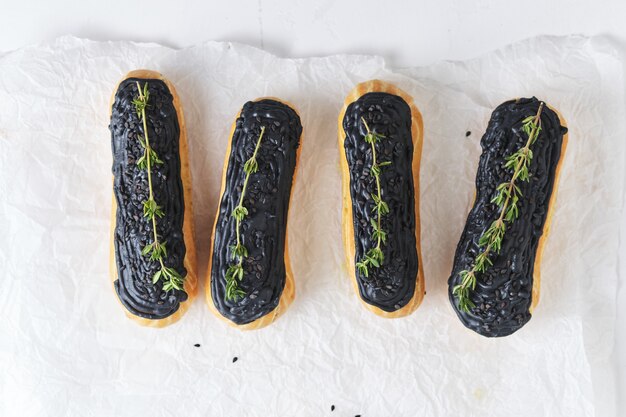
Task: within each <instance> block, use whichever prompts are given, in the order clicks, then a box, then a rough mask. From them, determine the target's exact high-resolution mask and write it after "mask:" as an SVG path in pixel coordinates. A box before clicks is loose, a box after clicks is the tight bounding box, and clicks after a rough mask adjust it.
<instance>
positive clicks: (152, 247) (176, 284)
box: [133, 81, 183, 291]
mask: <svg viewBox="0 0 626 417" xmlns="http://www.w3.org/2000/svg"><path fill="white" fill-rule="evenodd" d="M137 90H138V91H139V95H138V96H137V97H135V98H134V99H133V105H134V106H135V111H136V112H137V116H138V117H139V119H140V120H141V121H142V123H143V138H141V137H140V138H139V142H140V143H141V146H142V147H143V155H142V156H141V157H140V158H139V159H138V160H137V166H138V167H139V169H145V170H146V171H147V173H148V199H147V200H145V201H144V202H143V203H142V204H143V215H144V217H146V218H148V219H149V220H150V221H151V222H152V237H153V240H152V242H151V243H148V244H147V245H146V246H144V247H143V249H142V250H141V254H142V255H143V256H149V257H150V260H151V261H158V262H159V265H160V266H161V268H160V269H159V270H158V271H157V272H156V273H155V274H154V275H153V276H152V283H153V284H156V283H157V282H158V281H159V280H160V279H163V280H164V282H163V291H170V290H172V289H177V290H180V291H183V277H181V276H180V274H179V273H178V272H177V271H176V270H175V269H174V268H170V267H168V266H165V263H164V262H163V258H165V257H167V247H166V243H167V242H165V241H163V242H161V241H159V235H158V233H157V223H156V221H157V218H161V217H163V216H164V215H165V213H164V212H163V208H162V207H161V206H160V205H158V204H157V202H156V201H155V199H154V191H153V187H152V167H153V166H155V165H161V164H163V161H162V160H161V159H159V156H158V155H157V153H156V152H155V150H154V149H152V147H151V146H150V139H149V137H148V122H147V119H146V108H147V107H149V104H148V102H149V99H150V91H148V83H147V82H146V83H144V85H143V90H142V89H141V85H140V84H139V82H138V81H137Z"/></svg>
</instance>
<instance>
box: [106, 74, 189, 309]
mask: <svg viewBox="0 0 626 417" xmlns="http://www.w3.org/2000/svg"><path fill="white" fill-rule="evenodd" d="M137 81H139V82H140V84H141V86H142V88H143V85H144V83H145V82H148V86H149V92H150V99H149V105H148V107H147V108H146V117H147V122H148V123H147V124H148V137H149V139H150V145H151V147H152V148H153V149H154V150H155V151H156V153H157V154H158V155H159V158H160V159H161V160H163V162H164V163H163V164H161V165H156V166H153V167H152V185H153V192H154V199H155V200H156V201H157V203H158V204H159V205H160V206H162V208H163V211H164V213H165V215H164V216H163V217H161V218H159V219H158V221H157V232H158V234H159V237H160V239H161V240H162V241H165V242H167V256H166V257H165V259H164V262H165V265H167V266H169V267H172V268H174V269H176V271H178V273H180V275H181V276H182V277H185V276H186V275H187V271H186V269H185V267H184V266H183V262H184V259H185V242H184V239H183V221H184V212H185V204H184V194H183V184H182V180H181V174H180V172H181V163H180V155H179V143H178V141H179V136H180V128H179V125H178V117H177V114H176V109H175V107H174V104H173V97H172V95H171V94H170V91H169V90H168V88H167V86H166V84H165V83H164V82H163V81H161V80H156V79H151V80H144V79H135V78H130V79H126V80H124V81H122V83H120V85H119V88H118V90H117V92H116V94H115V101H114V103H113V108H112V112H111V124H110V125H109V129H110V130H111V145H112V150H113V178H114V181H113V193H114V195H115V200H116V202H117V214H116V223H115V232H114V244H115V260H116V265H117V272H118V277H117V280H115V282H114V285H115V290H116V292H117V295H118V297H119V299H120V301H121V303H122V304H123V305H124V307H126V308H127V309H128V311H130V312H131V313H132V314H134V315H137V316H139V317H143V318H147V319H153V320H156V319H163V318H166V317H168V316H170V315H171V314H173V313H174V312H176V311H177V310H178V308H179V306H180V303H181V302H183V301H185V300H186V299H187V294H186V293H185V292H184V291H178V290H172V291H169V292H164V291H163V290H162V287H163V284H162V282H163V281H162V280H161V281H159V282H157V283H156V284H153V283H152V276H153V275H154V273H155V272H156V271H158V270H159V268H160V266H159V263H158V262H155V261H151V260H150V259H149V258H148V257H147V256H143V255H142V254H141V250H142V248H143V247H144V246H145V245H146V244H148V243H151V242H152V233H153V230H152V222H151V221H150V220H148V219H147V218H146V217H144V216H143V204H142V203H143V201H145V200H147V199H148V174H147V171H146V170H141V169H139V168H138V166H137V163H136V161H137V160H138V159H139V158H140V157H141V155H142V154H143V147H142V145H141V143H140V142H139V139H138V136H141V137H143V133H142V132H143V126H142V123H141V121H140V119H139V117H138V116H137V113H136V111H135V107H134V105H133V104H132V101H133V99H134V98H135V97H136V96H137V94H138V93H137V85H136V82H137Z"/></svg>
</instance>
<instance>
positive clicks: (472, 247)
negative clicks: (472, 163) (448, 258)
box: [448, 97, 567, 337]
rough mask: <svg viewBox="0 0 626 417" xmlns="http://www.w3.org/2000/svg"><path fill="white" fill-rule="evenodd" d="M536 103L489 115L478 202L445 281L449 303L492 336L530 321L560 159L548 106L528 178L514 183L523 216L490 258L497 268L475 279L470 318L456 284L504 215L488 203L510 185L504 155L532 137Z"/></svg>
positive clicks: (506, 106)
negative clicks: (526, 127)
mask: <svg viewBox="0 0 626 417" xmlns="http://www.w3.org/2000/svg"><path fill="white" fill-rule="evenodd" d="M538 108H539V101H538V100H537V99H536V98H534V97H533V98H532V99H519V100H512V101H507V102H505V103H503V104H501V105H500V106H498V107H497V108H496V109H495V110H494V112H493V113H492V115H491V120H490V121H489V125H488V127H487V131H486V132H485V135H484V136H483V137H482V139H481V146H482V149H483V153H482V154H481V156H480V161H479V164H478V172H477V174H476V199H475V201H474V206H473V207H472V209H471V211H470V213H469V215H468V217H467V222H466V224H465V229H464V230H463V234H462V235H461V239H460V241H459V244H458V246H457V250H456V255H455V258H454V265H453V269H452V275H451V276H450V279H449V280H448V285H449V288H448V292H449V297H450V301H451V303H452V305H453V307H454V309H455V311H456V312H457V315H458V316H459V318H460V319H461V321H462V322H463V324H464V325H465V326H467V327H468V328H469V329H472V330H474V331H475V332H477V333H479V334H481V335H483V336H488V337H498V336H507V335H509V334H511V333H513V332H515V331H517V330H518V329H520V328H521V327H522V326H524V324H526V323H527V322H528V320H530V317H531V315H530V312H529V308H530V306H531V301H532V288H533V272H534V263H535V256H536V253H537V247H538V243H539V238H540V237H541V235H542V234H543V226H544V223H545V221H546V218H547V214H548V205H549V201H550V196H551V195H552V192H553V187H554V181H555V177H556V169H557V165H558V163H559V158H560V156H561V145H562V143H563V135H564V134H565V133H566V132H567V129H566V128H565V127H563V126H561V122H560V120H559V117H558V115H557V114H556V113H555V112H554V111H552V110H551V109H550V108H548V107H547V106H544V108H543V111H542V113H541V125H542V131H541V132H540V134H539V136H538V138H537V141H536V142H535V143H534V144H533V145H532V147H531V150H532V151H533V159H532V162H531V165H530V169H529V172H530V176H531V177H530V181H529V182H521V181H518V182H516V184H517V185H519V187H520V188H521V191H522V195H523V197H522V198H521V199H520V201H519V203H518V206H519V209H520V210H519V217H518V218H517V219H516V220H515V221H514V222H513V223H510V224H507V230H506V233H505V236H504V239H503V242H502V249H501V252H500V254H499V255H497V256H491V259H492V261H493V266H491V267H490V268H489V269H488V270H487V271H486V272H485V273H482V274H478V275H477V281H478V284H477V286H476V289H475V290H474V291H473V292H472V295H471V299H472V301H473V302H474V303H475V304H476V307H475V308H474V309H473V310H472V311H471V312H470V313H465V312H463V311H461V310H460V309H459V308H458V304H457V300H456V298H455V297H454V296H453V294H452V289H453V288H454V286H455V285H457V284H459V282H460V277H459V272H460V271H462V270H465V269H470V268H471V265H472V262H473V260H474V259H475V257H476V255H477V254H478V253H479V252H478V239H479V238H480V236H481V234H482V233H483V231H484V230H485V229H486V228H488V226H489V225H490V224H491V223H492V222H493V221H494V220H496V218H497V217H498V216H499V214H500V212H499V209H498V207H497V206H496V205H495V204H493V203H491V199H492V198H493V197H494V195H495V189H496V187H497V186H498V185H499V184H500V183H502V182H506V181H510V179H511V175H512V174H511V172H510V170H505V169H504V167H503V165H504V163H503V162H504V157H506V156H508V155H511V154H513V153H514V152H515V151H516V150H518V149H520V148H522V147H523V146H524V145H525V143H526V141H527V140H528V136H527V135H526V134H525V133H524V132H523V131H522V130H521V125H522V120H523V119H524V118H526V117H528V116H531V115H535V114H536V113H537V110H538Z"/></svg>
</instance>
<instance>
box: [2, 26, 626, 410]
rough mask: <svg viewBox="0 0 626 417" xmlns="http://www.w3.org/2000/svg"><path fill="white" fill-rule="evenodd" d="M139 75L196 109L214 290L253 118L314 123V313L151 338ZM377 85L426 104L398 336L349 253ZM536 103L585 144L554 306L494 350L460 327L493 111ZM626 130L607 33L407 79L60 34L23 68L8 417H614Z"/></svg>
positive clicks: (8, 85) (307, 173)
mask: <svg viewBox="0 0 626 417" xmlns="http://www.w3.org/2000/svg"><path fill="white" fill-rule="evenodd" d="M135 68H150V69H155V70H158V71H161V72H162V73H163V74H164V75H165V76H167V77H168V78H169V79H170V80H171V81H172V82H173V83H174V84H175V86H176V88H177V90H178V92H179V94H180V96H181V98H182V103H183V106H184V112H185V119H186V123H187V126H188V134H189V135H188V136H189V142H190V143H189V147H190V156H191V167H192V177H193V204H194V215H195V217H194V222H195V225H196V231H197V236H196V242H197V250H198V254H199V261H200V263H199V269H200V272H201V277H203V276H204V273H205V271H206V267H207V262H208V250H209V239H210V232H211V226H212V223H213V218H214V213H215V208H216V206H217V198H218V194H219V182H220V175H221V171H222V162H223V156H224V152H225V149H226V144H227V141H228V139H229V138H228V133H229V128H230V125H231V123H232V121H233V118H234V116H235V114H236V113H237V111H238V110H239V109H240V107H241V106H242V105H243V103H244V102H245V101H247V100H250V99H254V98H257V97H260V96H276V97H281V98H283V99H286V100H288V101H290V102H292V103H293V104H294V105H295V106H296V107H297V109H298V110H299V112H300V114H301V117H302V121H303V124H304V130H305V133H304V138H303V141H302V146H303V149H302V158H301V161H300V165H299V167H298V170H299V172H298V182H297V184H296V186H295V192H294V195H293V200H292V204H291V207H290V212H289V225H290V227H289V234H290V235H289V239H290V240H289V244H290V252H291V260H292V266H293V271H294V275H295V282H296V300H295V302H294V303H293V305H292V306H291V307H290V308H289V310H287V312H286V314H285V315H284V316H282V317H281V318H280V319H279V320H278V321H277V322H276V323H274V324H273V325H271V326H270V327H268V328H266V329H263V330H260V331H253V332H241V331H239V330H236V329H232V328H230V327H228V326H226V325H225V324H224V323H222V322H221V321H220V320H218V319H217V318H215V317H214V316H213V315H211V314H210V312H209V311H208V309H207V307H206V305H205V303H204V299H203V297H202V296H200V297H198V298H197V299H196V300H195V302H194V303H193V305H192V307H191V309H190V311H189V312H188V313H187V315H186V316H184V317H183V319H182V320H181V321H180V322H178V323H177V324H175V325H173V326H171V327H168V328H165V329H151V328H142V327H139V326H138V325H136V324H135V323H134V322H132V321H130V320H128V319H127V318H126V317H125V316H124V314H123V312H122V310H121V307H120V305H119V304H118V302H117V301H116V299H115V295H114V292H113V289H112V286H111V283H110V281H109V270H108V258H109V226H110V223H109V222H110V210H111V151H110V135H109V131H108V128H107V126H108V122H109V120H108V105H109V99H110V96H111V94H112V92H113V89H114V87H115V85H116V83H117V81H118V80H119V79H120V78H121V77H122V76H123V75H124V74H125V73H126V72H127V71H129V70H132V69H135ZM371 78H381V79H385V80H387V81H391V82H394V83H397V85H398V86H400V87H401V88H402V89H404V90H405V91H407V92H408V93H409V94H411V95H412V96H413V97H414V98H415V102H416V104H417V105H418V107H419V108H420V109H421V111H422V113H423V116H424V124H425V142H424V150H423V151H424V152H423V159H422V169H421V176H422V177H421V222H422V223H421V224H422V242H423V257H424V259H423V261H424V266H425V274H426V287H427V294H426V297H425V299H424V302H423V304H422V306H421V307H420V308H419V309H418V310H417V311H416V312H415V313H414V314H413V315H411V316H409V317H407V318H403V319H397V320H387V319H383V318H379V317H377V316H375V315H373V314H371V313H369V312H368V311H366V310H365V309H364V308H363V307H362V306H361V305H360V304H359V301H358V299H357V296H356V294H355V293H354V292H353V290H352V286H351V283H350V281H349V278H348V274H347V271H346V268H345V266H343V259H344V257H343V250H342V246H341V239H340V238H341V228H340V204H341V201H340V196H341V189H340V172H339V164H338V158H339V153H338V150H337V145H336V141H337V139H336V134H337V131H336V129H337V120H336V119H337V116H338V113H339V110H340V108H341V105H342V102H343V99H344V97H345V95H346V94H347V93H348V92H349V90H350V89H351V88H352V87H353V86H354V85H355V84H356V83H358V82H361V81H364V80H368V79H371ZM531 95H536V96H537V97H539V98H541V99H543V100H546V101H547V102H548V103H550V104H551V105H552V106H554V107H555V108H557V109H559V111H560V112H561V114H562V115H563V116H564V118H565V120H566V121H567V124H568V126H569V129H570V142H569V147H568V150H567V155H566V158H565V162H564V165H563V171H562V179H561V184H560V187H559V194H558V200H557V203H556V212H555V216H554V222H553V227H552V231H551V235H550V239H549V241H548V244H547V247H546V250H545V253H544V258H543V259H544V260H543V264H542V266H541V273H542V283H541V286H542V288H541V301H540V303H539V306H538V308H537V309H536V310H535V314H534V317H533V319H532V320H531V321H530V322H529V323H528V325H526V326H525V327H524V328H523V329H522V330H520V331H518V332H517V333H515V334H514V335H512V336H510V337H507V338H502V339H486V338H483V337H480V336H478V335H476V334H474V333H473V332H471V331H469V330H466V329H465V328H464V327H463V326H462V325H461V323H460V322H459V321H458V320H457V318H456V316H455V314H454V312H453V311H452V308H451V307H450V305H449V303H448V300H447V292H446V288H447V284H446V280H447V278H448V274H449V273H450V270H451V264H452V260H453V253H454V249H455V246H456V243H457V240H458V238H459V235H460V233H461V230H462V227H463V224H464V222H465V217H466V215H467V212H468V210H469V207H470V203H471V198H472V194H473V190H474V184H473V182H474V177H475V170H476V166H477V163H478V156H479V153H480V147H479V139H480V137H481V135H482V133H483V132H484V130H485V127H486V124H487V121H488V118H489V116H490V113H491V111H492V110H493V108H495V107H496V106H497V105H498V104H500V103H501V102H503V101H505V100H508V99H510V98H513V97H518V96H531ZM625 114H626V111H625V109H624V85H623V68H622V60H621V56H620V55H619V54H618V53H617V52H616V50H615V49H614V48H613V46H612V45H611V43H610V42H609V41H607V40H604V39H602V38H599V39H598V38H592V39H588V38H582V37H566V38H551V37H542V38H537V39H532V40H528V41H524V42H522V43H518V44H515V45H513V46H510V47H507V48H505V49H503V50H499V51H496V52H494V53H491V54H488V55H485V56H483V57H481V58H478V59H474V60H471V61H467V62H443V63H439V64H436V65H433V66H429V67H425V68H412V69H405V70H401V71H392V70H391V69H389V68H387V67H386V66H385V62H384V61H383V60H382V59H381V58H377V57H367V56H332V57H325V58H311V59H281V58H277V57H275V56H272V55H270V54H268V53H265V52H262V51H260V50H257V49H254V48H251V47H248V46H244V45H238V44H232V43H216V42H208V43H205V44H202V45H199V46H196V47H192V48H188V49H184V50H173V49H170V48H166V47H163V46H159V45H156V44H137V43H131V42H92V41H89V40H83V39H77V38H73V37H62V38H59V39H57V40H55V41H53V42H51V43H45V44H41V45H38V46H33V47H27V48H23V49H20V50H17V51H14V52H10V53H6V54H4V55H1V56H0V230H2V239H1V240H0V264H1V265H2V266H3V268H2V269H3V271H2V274H0V315H1V316H2V320H0V369H1V371H0V415H2V416H21V417H27V416H60V415H64V416H81V417H83V416H112V415H115V416H133V417H135V416H145V415H151V416H180V415H184V416H188V417H191V416H209V415H211V416H213V415H228V416H239V415H247V416H269V415H285V416H287V415H289V416H294V415H298V416H320V415H330V413H331V405H334V406H335V407H336V408H335V410H334V412H333V415H342V416H353V415H357V414H360V415H362V416H382V415H393V416H415V415H422V416H451V415H456V416H459V415H462V416H534V417H538V416H550V417H555V416H568V417H573V416H591V415H597V416H610V415H615V414H616V410H615V405H614V404H615V386H614V382H613V380H614V377H615V375H614V374H613V369H612V365H611V362H610V355H611V350H612V346H613V341H614V326H615V303H616V302H615V291H616V282H617V276H616V274H617V272H616V271H617V246H618V244H617V242H618V229H619V224H620V223H619V221H620V209H621V203H622V198H623V192H622V190H623V188H624V172H623V166H622V164H621V161H623V160H624V147H625V145H624V144H625V141H624V138H625V137H626V126H625V120H626V119H625V118H624V116H625ZM466 131H470V132H471V134H470V136H468V137H466ZM203 288H204V283H203V284H202V285H201V294H202V290H203ZM195 344H200V346H199V347H196V346H194V345H195ZM234 357H237V358H238V360H237V361H236V362H234V361H233V358H234Z"/></svg>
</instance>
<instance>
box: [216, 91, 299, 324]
mask: <svg viewBox="0 0 626 417" xmlns="http://www.w3.org/2000/svg"><path fill="white" fill-rule="evenodd" d="M235 123H236V125H235V130H234V132H233V137H232V138H231V150H230V156H229V157H228V167H227V171H226V180H225V189H224V193H223V194H222V200H221V202H220V207H219V213H218V218H217V222H216V227H215V234H214V237H213V239H214V244H213V254H212V268H211V295H212V298H213V303H214V305H215V307H216V308H217V310H218V311H219V312H220V314H222V315H223V316H224V317H226V318H227V319H229V320H231V321H232V322H234V323H236V324H240V325H241V324H247V323H250V322H252V321H254V320H256V319H258V318H260V317H262V316H264V315H266V314H268V313H269V312H271V311H272V310H274V309H275V308H276V306H277V305H278V303H279V300H280V296H281V294H282V292H283V289H284V287H285V278H286V275H285V259H284V254H285V233H286V228H287V213H288V209H289V198H290V194H291V187H292V182H293V175H294V171H295V168H296V159H297V150H298V146H299V145H300V136H301V135H302V124H301V123H300V117H299V116H298V114H297V113H296V112H295V111H294V110H293V109H292V108H290V107H289V106H287V105H286V104H283V103H281V102H278V101H275V100H269V99H264V100H261V101H256V102H248V103H246V104H244V106H243V109H242V110H241V114H240V116H239V117H238V118H237V120H236V122H235ZM262 126H265V133H264V135H263V140H262V142H261V145H260V147H259V150H258V153H257V162H258V164H259V169H258V171H257V172H256V173H254V174H252V175H251V176H250V180H249V182H248V188H247V190H246V195H245V197H244V201H243V205H244V207H246V208H247V209H248V215H247V216H246V218H245V219H244V220H243V221H242V222H241V230H242V232H241V238H242V243H243V245H244V246H245V247H246V248H247V249H248V257H246V258H244V262H243V267H244V278H243V280H242V281H241V282H240V284H239V287H240V288H241V289H243V290H244V291H245V293H246V296H245V297H243V298H239V299H238V300H236V301H234V300H225V296H224V295H225V290H226V280H225V275H226V270H227V269H228V266H229V265H230V263H231V249H230V246H232V245H233V244H234V243H235V242H236V239H237V235H236V221H235V219H234V218H233V217H232V216H231V213H232V211H233V209H234V207H235V206H236V205H237V204H238V202H239V198H240V195H241V189H242V185H243V181H244V178H245V172H244V170H243V165H244V163H245V162H246V161H247V160H248V158H250V156H251V155H252V154H253V152H254V147H255V145H256V142H257V140H258V138H259V134H260V132H261V127H262Z"/></svg>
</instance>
